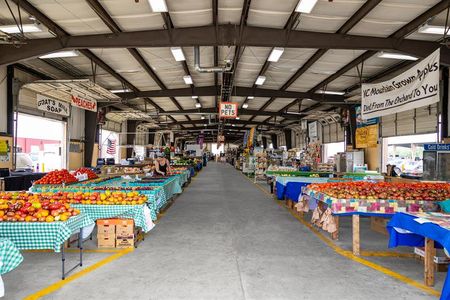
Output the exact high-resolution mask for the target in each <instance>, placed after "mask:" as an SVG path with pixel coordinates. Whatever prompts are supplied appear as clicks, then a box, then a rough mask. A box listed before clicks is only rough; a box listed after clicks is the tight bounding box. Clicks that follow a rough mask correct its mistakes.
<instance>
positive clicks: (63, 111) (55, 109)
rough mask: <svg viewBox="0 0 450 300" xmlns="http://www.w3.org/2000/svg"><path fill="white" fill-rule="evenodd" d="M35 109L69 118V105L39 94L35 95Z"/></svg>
mask: <svg viewBox="0 0 450 300" xmlns="http://www.w3.org/2000/svg"><path fill="white" fill-rule="evenodd" d="M36 100H37V109H39V110H42V111H45V112H49V113H53V114H57V115H61V116H65V117H68V116H70V104H69V103H67V102H64V101H59V100H56V99H53V98H51V97H47V96H44V95H41V94H37V95H36Z"/></svg>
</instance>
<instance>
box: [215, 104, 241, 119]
mask: <svg viewBox="0 0 450 300" xmlns="http://www.w3.org/2000/svg"><path fill="white" fill-rule="evenodd" d="M237 116H238V104H237V103H236V102H220V106H219V118H221V119H236V118H237Z"/></svg>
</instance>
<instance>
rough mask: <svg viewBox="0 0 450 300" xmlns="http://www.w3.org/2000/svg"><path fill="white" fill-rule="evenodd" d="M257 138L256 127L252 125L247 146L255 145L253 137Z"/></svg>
mask: <svg viewBox="0 0 450 300" xmlns="http://www.w3.org/2000/svg"><path fill="white" fill-rule="evenodd" d="M254 138H255V127H252V128H251V129H250V132H249V134H248V140H247V147H248V148H250V147H251V146H253V139H254Z"/></svg>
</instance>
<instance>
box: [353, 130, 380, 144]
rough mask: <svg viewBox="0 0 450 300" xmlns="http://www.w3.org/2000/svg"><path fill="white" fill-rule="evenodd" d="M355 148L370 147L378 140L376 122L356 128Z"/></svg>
mask: <svg viewBox="0 0 450 300" xmlns="http://www.w3.org/2000/svg"><path fill="white" fill-rule="evenodd" d="M355 140H356V148H372V147H376V146H377V142H378V124H375V125H369V126H365V127H359V128H356V133H355Z"/></svg>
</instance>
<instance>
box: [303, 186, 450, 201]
mask: <svg viewBox="0 0 450 300" xmlns="http://www.w3.org/2000/svg"><path fill="white" fill-rule="evenodd" d="M308 188H309V189H311V190H313V191H317V192H321V193H324V194H327V195H328V196H331V197H334V198H338V199H367V200H376V199H381V200H415V201H443V200H447V199H450V184H449V183H425V182H419V183H397V182H377V183H371V182H364V181H357V182H329V183H321V184H311V185H309V186H308Z"/></svg>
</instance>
